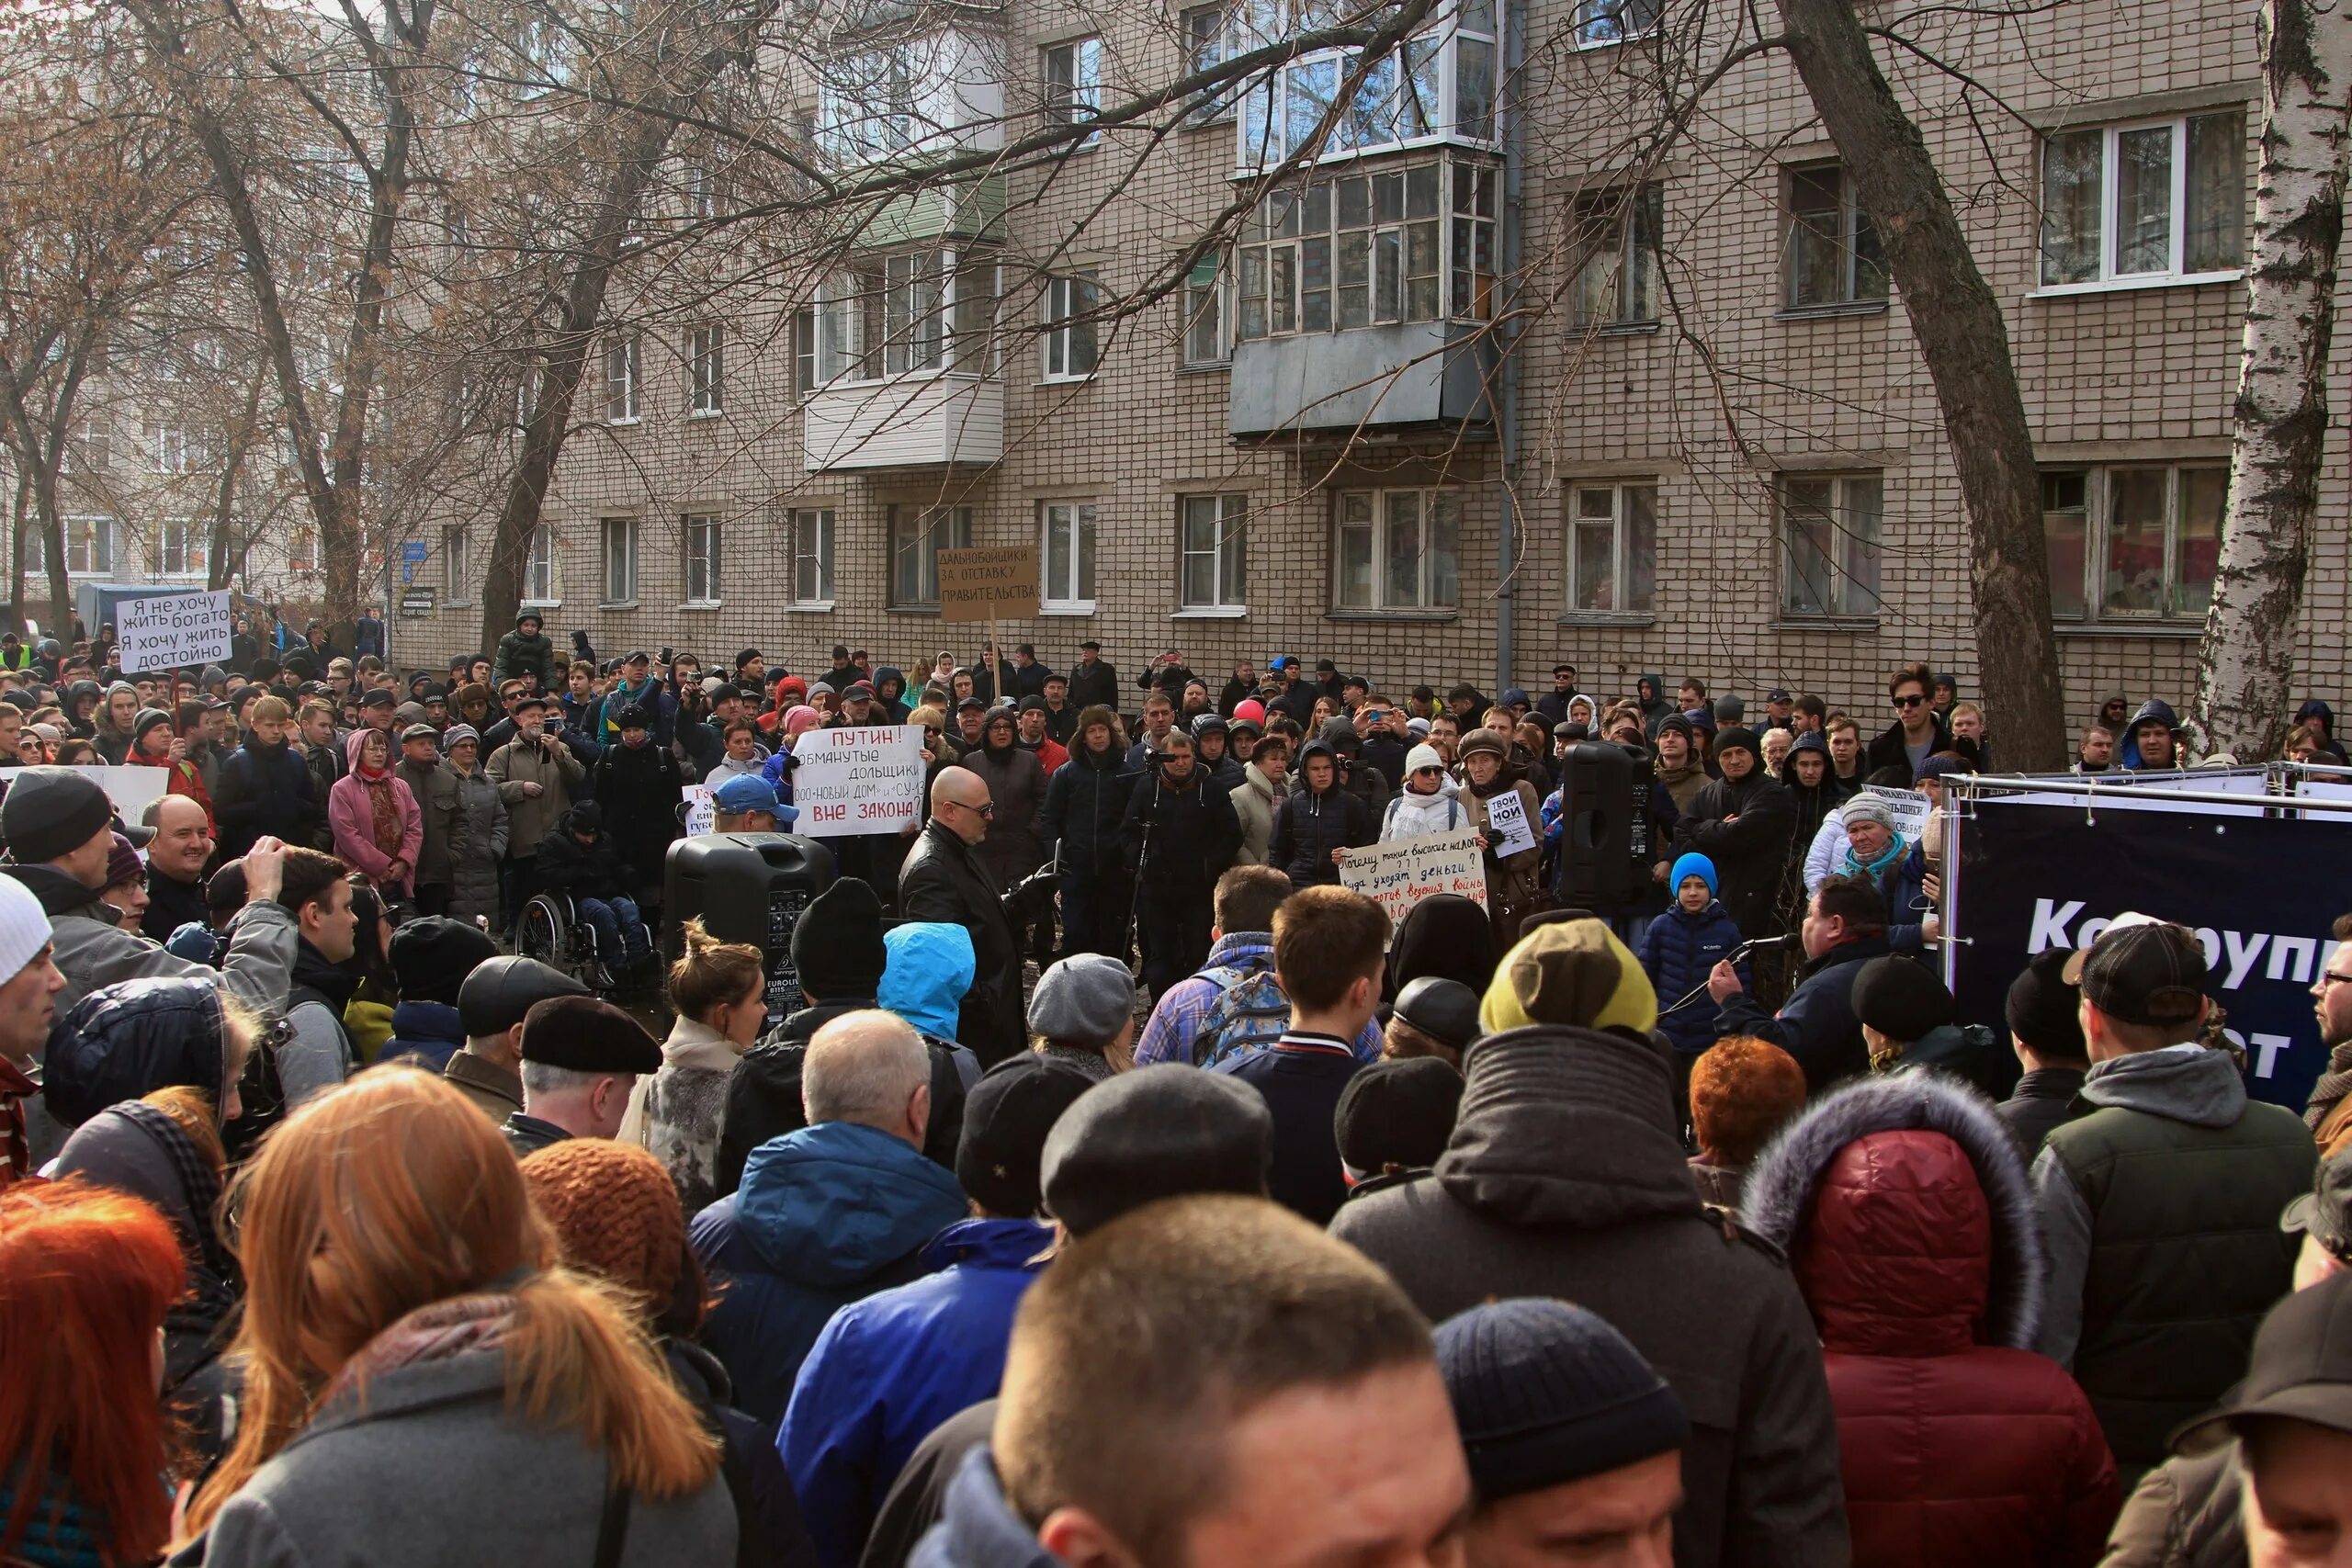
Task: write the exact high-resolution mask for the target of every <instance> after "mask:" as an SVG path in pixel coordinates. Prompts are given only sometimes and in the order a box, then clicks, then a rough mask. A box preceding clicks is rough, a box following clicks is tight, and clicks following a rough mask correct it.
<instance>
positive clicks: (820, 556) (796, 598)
mask: <svg viewBox="0 0 2352 1568" xmlns="http://www.w3.org/2000/svg"><path fill="white" fill-rule="evenodd" d="M790 515H791V521H792V558H791V575H790V576H789V577H788V578H787V579H786V583H785V592H786V593H787V594H788V595H789V596H790V599H791V604H792V607H793V608H794V609H796V610H830V609H831V608H832V607H833V592H834V587H833V559H834V557H833V539H834V532H833V525H834V513H833V509H832V508H831V507H830V506H798V507H795V508H793V510H792V513H791V514H790Z"/></svg>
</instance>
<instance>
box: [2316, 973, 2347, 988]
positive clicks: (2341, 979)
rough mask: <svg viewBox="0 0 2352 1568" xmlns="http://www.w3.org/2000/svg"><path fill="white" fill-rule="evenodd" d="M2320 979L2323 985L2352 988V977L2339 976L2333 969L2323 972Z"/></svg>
mask: <svg viewBox="0 0 2352 1568" xmlns="http://www.w3.org/2000/svg"><path fill="white" fill-rule="evenodd" d="M2319 977H2320V981H2321V983H2322V984H2323V985H2328V984H2333V985H2337V986H2352V975H2339V974H2337V973H2336V972H2335V970H2333V969H2323V970H2321V971H2320V976H2319Z"/></svg>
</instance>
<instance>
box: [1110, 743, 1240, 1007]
mask: <svg viewBox="0 0 2352 1568" xmlns="http://www.w3.org/2000/svg"><path fill="white" fill-rule="evenodd" d="M1206 781H1207V775H1206V774H1205V773H1203V772H1202V770H1201V768H1200V766H1199V760H1198V759H1197V758H1196V757H1194V755H1193V738H1192V737H1191V736H1189V735H1187V734H1185V733H1184V732H1183V731H1182V730H1181V729H1171V730H1170V731H1169V732H1168V738H1167V739H1165V740H1163V741H1162V742H1161V743H1160V762H1159V773H1158V776H1157V777H1155V776H1153V775H1151V774H1150V773H1147V774H1146V775H1145V776H1144V777H1143V778H1142V779H1140V780H1138V781H1136V786H1135V791H1134V793H1133V794H1132V795H1130V796H1129V797H1128V800H1127V813H1126V818H1125V822H1124V824H1123V825H1122V827H1121V830H1120V837H1121V840H1122V841H1123V844H1124V846H1125V857H1126V862H1127V863H1128V864H1129V865H1131V866H1133V867H1135V869H1136V878H1137V880H1138V881H1139V882H1140V883H1141V885H1142V891H1141V896H1140V897H1137V898H1136V918H1137V923H1138V924H1139V925H1140V926H1141V928H1142V930H1141V931H1140V933H1139V934H1140V935H1141V937H1142V939H1143V977H1144V983H1145V984H1146V985H1147V986H1148V987H1151V994H1152V995H1153V996H1154V997H1158V996H1159V995H1160V994H1161V993H1162V992H1164V991H1166V990H1167V989H1168V987H1170V986H1173V985H1174V984H1176V982H1178V981H1179V980H1182V978H1184V976H1187V975H1190V974H1191V973H1192V972H1193V970H1195V969H1197V968H1199V967H1200V966H1201V962H1202V960H1204V959H1205V958H1206V957H1208V954H1209V942H1210V941H1211V936H1210V929H1211V927H1213V926H1214V925H1215V924H1216V920H1215V919H1214V917H1213V915H1212V912H1211V908H1210V901H1211V900H1210V896H1211V894H1212V893H1213V892H1214V891H1215V889H1216V879H1217V878H1218V877H1219V876H1220V875H1222V874H1224V872H1225V868H1226V867H1227V866H1228V865H1230V864H1231V863H1233V852H1234V851H1235V850H1237V849H1238V848H1240V847H1241V823H1240V821H1239V819H1238V818H1236V817H1235V816H1234V815H1233V795H1232V791H1231V790H1230V789H1229V788H1225V789H1219V788H1215V787H1208V786H1207V783H1206Z"/></svg>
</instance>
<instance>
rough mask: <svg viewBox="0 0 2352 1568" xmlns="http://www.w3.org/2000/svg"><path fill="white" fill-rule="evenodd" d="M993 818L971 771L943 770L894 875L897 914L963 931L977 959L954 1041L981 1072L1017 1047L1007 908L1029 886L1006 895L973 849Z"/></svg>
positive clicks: (1017, 988) (1016, 961)
mask: <svg viewBox="0 0 2352 1568" xmlns="http://www.w3.org/2000/svg"><path fill="white" fill-rule="evenodd" d="M995 816H996V802H995V801H994V800H993V799H992V798H991V797H990V795H989V782H988V780H986V779H984V778H982V777H981V776H980V775H979V774H978V773H974V772H973V771H972V770H971V769H969V768H963V767H948V768H942V769H940V770H939V772H938V773H937V774H936V775H934V776H933V779H932V781H931V820H930V821H929V822H928V823H926V824H924V826H923V829H922V833H921V834H920V835H919V836H918V837H917V838H916V840H915V845H914V848H913V849H912V850H910V851H909V852H908V854H907V863H906V864H905V865H904V866H903V867H902V868H901V869H900V870H899V918H900V919H907V920H937V921H940V922H941V923H943V924H947V925H958V926H962V927H963V928H964V929H965V930H966V931H969V932H970V933H971V936H972V956H973V957H974V959H975V960H977V967H976V969H975V977H974V979H973V981H972V987H971V989H970V990H968V991H966V992H965V993H964V1001H963V1005H962V1007H961V1008H960V1009H959V1010H958V1011H957V1016H956V1041H957V1043H961V1044H965V1045H968V1046H970V1047H971V1048H972V1054H973V1055H976V1056H978V1058H979V1059H980V1065H981V1066H983V1067H988V1066H995V1065H996V1064H997V1063H998V1062H1001V1061H1002V1060H1004V1059H1005V1058H1006V1057H1007V1056H1010V1055H1013V1054H1015V1053H1016V1052H1018V1051H1019V1050H1020V1049H1021V1046H1022V1028H1021V1024H1022V1015H1021V949H1020V946H1019V944H1018V942H1016V941H1015V939H1014V937H1013V931H1014V929H1015V927H1014V916H1013V914H1012V910H1011V909H1010V908H1008V907H1007V906H1008V902H1009V901H1015V900H1024V895H1026V894H1027V890H1028V889H1029V888H1030V886H1031V884H1028V883H1023V885H1022V887H1021V888H1019V889H1016V890H1014V892H1012V893H1011V894H1007V893H1006V892H1005V891H1004V890H1003V889H1002V888H1001V887H1000V886H998V885H997V880H996V878H995V876H994V875H992V874H990V873H989V868H988V864H987V863H986V862H984V861H982V860H981V859H980V857H979V854H978V844H979V842H980V840H982V839H985V838H987V837H988V832H989V822H990V820H992V819H993V818H995Z"/></svg>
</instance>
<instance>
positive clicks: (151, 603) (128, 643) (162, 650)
mask: <svg viewBox="0 0 2352 1568" xmlns="http://www.w3.org/2000/svg"><path fill="white" fill-rule="evenodd" d="M114 613H115V638H116V642H117V643H118V645H119V651H118V652H117V653H116V655H115V661H116V662H117V663H119V665H121V666H122V668H123V669H124V670H125V671H129V672H130V673H131V674H134V675H136V674H144V673H147V672H148V671H157V670H184V669H186V670H192V669H196V668H198V667H199V666H201V665H206V664H226V663H227V662H228V661H229V592H228V590H227V589H225V588H224V589H222V590H220V592H216V593H159V594H153V595H150V596H144V597H141V598H137V599H124V600H121V601H119V602H118V603H117V604H116V605H115V612H114Z"/></svg>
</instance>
